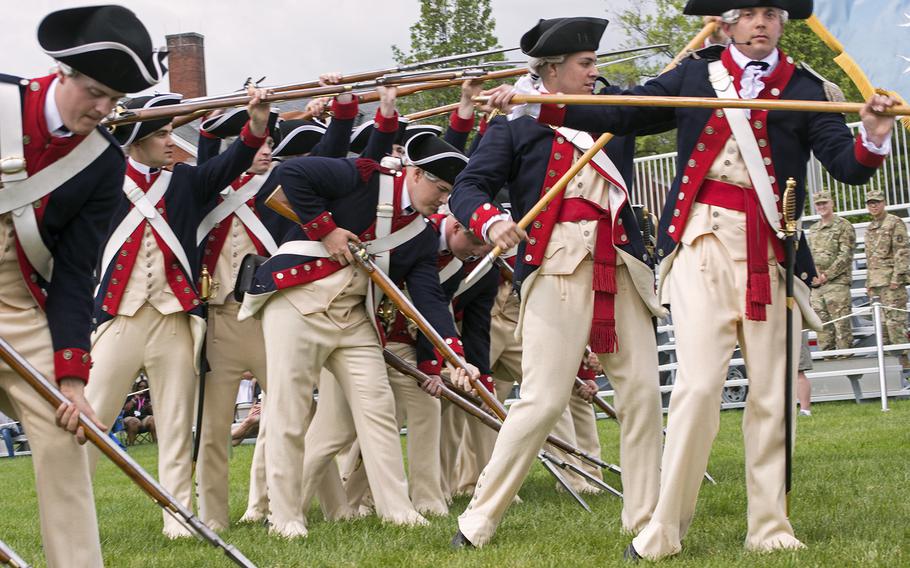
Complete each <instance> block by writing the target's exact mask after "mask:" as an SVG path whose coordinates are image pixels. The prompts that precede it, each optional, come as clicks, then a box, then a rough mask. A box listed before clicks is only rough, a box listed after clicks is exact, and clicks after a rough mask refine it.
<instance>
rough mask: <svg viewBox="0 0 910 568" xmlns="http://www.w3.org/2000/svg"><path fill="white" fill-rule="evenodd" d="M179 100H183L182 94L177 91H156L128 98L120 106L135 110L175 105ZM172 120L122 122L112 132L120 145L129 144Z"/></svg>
mask: <svg viewBox="0 0 910 568" xmlns="http://www.w3.org/2000/svg"><path fill="white" fill-rule="evenodd" d="M181 100H183V95H178V94H177V93H156V94H154V95H143V96H141V97H135V98H132V99H128V100H127V101H126V102H125V103H124V104H123V105H122V106H124V107H126V108H127V109H130V110H137V109H144V108H153V107H163V106H169V105H175V104H178V103H179V102H180V101H181ZM172 120H173V118H157V119H153V120H145V121H142V122H134V123H132V124H124V125H122V126H118V127H117V128H115V129H114V131H113V133H112V134H113V135H114V138H116V139H117V142H119V143H120V145H121V146H129V145H130V144H132V143H133V142H138V141H139V140H142V139H143V138H145V137H146V136H148V135H149V134H152V133H154V132H156V131H158V130H159V129H161V128H164V127H165V126H167V125H168V124H170V123H171V121H172Z"/></svg>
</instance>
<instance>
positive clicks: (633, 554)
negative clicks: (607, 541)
mask: <svg viewBox="0 0 910 568" xmlns="http://www.w3.org/2000/svg"><path fill="white" fill-rule="evenodd" d="M622 559H623V560H625V561H626V562H638V561H639V560H641V554H639V553H638V551H637V550H635V547H634V546H632V543H631V542H630V543H629V546H627V547H626V549H625V551H623V553H622Z"/></svg>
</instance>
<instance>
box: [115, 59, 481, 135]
mask: <svg viewBox="0 0 910 568" xmlns="http://www.w3.org/2000/svg"><path fill="white" fill-rule="evenodd" d="M487 75H492V74H485V73H484V72H483V71H481V70H467V71H455V72H450V73H435V74H425V75H419V76H413V77H401V78H398V79H395V80H394V81H393V80H383V79H376V80H373V81H366V82H362V83H350V84H345V85H329V86H326V87H314V88H311V89H298V90H295V91H285V92H281V93H268V94H266V95H264V96H262V97H260V99H259V100H260V101H261V102H263V103H278V102H282V101H290V100H296V99H307V98H312V97H325V96H335V95H341V94H345V93H351V92H353V91H356V90H363V89H372V88H375V87H379V86H397V85H410V84H413V83H436V85H433V86H432V87H430V86H426V87H425V88H441V87H448V86H453V85H457V84H460V83H461V82H462V81H464V80H465V79H472V78H478V79H481V78H484V77H486V76H487ZM251 100H252V97H251V96H249V95H247V94H231V95H227V96H216V97H206V98H200V99H194V100H193V101H192V102H183V103H180V104H175V105H168V106H166V107H154V108H147V109H138V110H129V111H122V112H120V113H119V114H116V115H114V116H112V117H108V118H106V119H105V120H104V121H103V123H102V124H104V126H107V127H117V126H121V125H124V124H131V123H134V122H142V121H145V120H157V119H162V118H173V117H177V116H183V115H192V114H194V113H199V112H200V111H207V110H214V109H219V108H230V107H236V106H245V105H248V104H249V103H250V101H251Z"/></svg>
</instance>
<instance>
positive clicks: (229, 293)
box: [196, 76, 357, 529]
mask: <svg viewBox="0 0 910 568" xmlns="http://www.w3.org/2000/svg"><path fill="white" fill-rule="evenodd" d="M323 77H326V76H323ZM326 84H327V83H326ZM345 96H346V97H348V100H339V99H337V98H336V99H335V100H334V101H333V102H332V110H333V112H334V113H335V118H334V119H333V120H332V124H331V126H330V127H329V129H328V132H327V131H326V128H325V127H323V126H320V125H318V124H315V123H313V122H312V121H304V120H291V121H285V122H288V124H281V126H280V127H277V128H276V126H275V124H274V122H275V120H274V119H277V117H278V113H277V111H276V110H274V109H273V110H272V112H271V115H270V117H271V118H272V119H273V120H270V123H269V132H271V133H273V136H270V137H268V138H267V139H266V142H265V143H264V144H263V145H262V147H260V148H259V151H258V152H257V153H256V155H255V157H254V158H253V163H252V165H251V166H250V167H249V169H247V171H246V173H244V174H243V175H241V176H240V177H239V178H237V179H236V180H234V181H232V182H231V184H230V185H229V186H227V187H226V188H224V189H223V190H222V191H221V194H220V195H219V197H218V200H217V203H212V204H211V207H210V210H209V211H208V212H207V213H206V215H205V217H204V218H203V219H202V223H201V224H200V225H199V228H198V230H197V231H196V241H197V244H198V246H199V247H200V248H201V249H202V251H201V252H202V266H203V268H204V269H205V270H206V271H207V272H209V273H210V274H211V275H212V284H213V286H212V288H213V294H212V297H211V298H209V312H208V325H209V333H208V334H207V335H206V341H207V348H206V358H207V360H208V363H209V367H210V370H209V372H208V373H206V374H205V375H204V377H203V378H202V379H201V380H204V381H206V387H205V398H204V405H203V408H202V423H201V424H202V433H201V447H200V453H199V455H200V459H199V471H198V484H199V489H198V494H199V511H200V515H201V517H202V519H203V521H205V522H206V523H208V524H209V526H211V527H212V528H214V529H223V528H227V526H228V524H229V518H228V445H227V440H228V439H229V437H230V428H231V423H232V421H233V416H234V413H233V408H234V401H235V399H236V394H237V389H238V387H239V385H240V378H241V374H242V373H243V372H244V371H251V372H252V373H253V376H255V377H256V378H257V379H258V380H259V382H260V384H261V385H263V388H264V389H267V388H268V387H267V385H268V377H267V375H266V363H265V344H264V342H263V339H262V325H261V323H260V322H259V321H258V320H252V319H249V320H245V321H243V322H241V321H238V320H237V313H238V312H239V310H240V303H239V302H238V300H237V298H236V297H235V294H234V283H235V282H236V281H237V277H238V274H239V272H240V266H241V262H242V261H243V260H244V258H246V256H247V255H248V254H252V255H258V256H260V257H268V256H271V255H272V254H274V253H275V251H276V250H277V249H278V245H279V244H280V243H281V242H282V240H283V238H284V236H285V235H286V234H287V233H288V231H289V230H290V228H291V227H292V225H293V224H292V223H291V222H290V221H289V220H288V219H285V218H284V217H282V216H281V215H279V214H278V213H276V212H275V211H273V210H272V209H270V208H269V207H268V206H266V204H265V200H266V199H267V198H268V197H269V196H270V195H271V194H272V192H273V191H274V190H275V189H276V187H277V186H278V181H277V179H278V176H277V175H276V170H275V168H273V167H272V156H273V150H274V152H275V153H276V154H281V155H285V156H290V155H294V153H295V152H296V153H297V154H303V153H310V152H312V153H314V154H320V155H329V156H343V155H344V153H345V151H346V148H347V139H348V135H349V132H350V129H351V127H352V126H353V120H354V117H355V116H356V115H357V100H356V99H351V97H350V95H345ZM248 119H249V114H248V112H247V110H246V109H243V108H239V109H234V110H232V111H229V112H227V113H224V114H220V115H217V116H211V117H210V118H209V119H207V120H206V121H204V122H203V123H202V125H201V126H200V131H199V132H200V138H199V160H198V163H199V164H200V165H202V164H204V163H206V162H207V161H208V160H209V159H210V158H211V157H213V156H215V155H217V154H218V151H219V149H220V145H221V140H222V139H223V138H227V137H233V136H238V135H240V134H241V131H242V129H243V127H244V125H245V124H246V122H247V120H248ZM285 133H287V135H288V138H287V139H286V140H285V139H284V138H282V136H283V135H284V134H285ZM276 144H277V146H276ZM264 439H265V437H264V436H263V440H264ZM260 454H262V451H260ZM252 479H255V476H253V477H252ZM247 520H249V519H247Z"/></svg>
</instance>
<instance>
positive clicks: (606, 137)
mask: <svg viewBox="0 0 910 568" xmlns="http://www.w3.org/2000/svg"><path fill="white" fill-rule="evenodd" d="M716 27H717V24H716V23H714V22H709V23H707V24H705V26H704V27H703V28H702V30H701V31H700V32H698V34H697V35H696V36H695V37H694V38H692V41H690V42H689V43H688V44H686V47H684V48H683V49H682V51H680V52H679V53H678V54H676V57H674V58H673V61H671V62H670V63H669V64H667V66H666V67H664V69H663V71H661V73H666V72H667V71H669V70H671V69H673V68H675V67H676V66H677V65H678V64H679V62H680V61H682V60H683V58H685V57H686V56H687V55H688V54H689V53H690V52H691V51H692V50H694V49H698V48H700V47H701V46H702V45H703V44H704V42H705V40H706V39H707V38H708V37H710V36H711V34H713V33H714V30H715V28H716ZM579 96H584V95H579ZM590 96H591V98H602V97H603V95H590ZM488 98H489V97H475V98H474V100H475V101H476V102H485V101H486V100H488ZM715 100H716V99H715ZM512 101H513V102H514V103H516V104H518V103H519V102H520V100H519V96H515V97H512ZM548 101H549V99H548ZM612 139H613V134H611V133H609V132H604V133H603V134H601V135H600V137H599V138H598V139H597V140H595V141H594V144H593V145H592V146H591V147H590V148H588V150H587V151H586V152H585V153H584V154H582V155H581V157H580V158H579V159H578V160H576V161H575V163H573V164H572V167H570V168H569V170H568V171H567V172H566V173H564V174H563V176H562V177H561V178H559V181H557V182H556V183H555V184H553V186H552V187H551V188H550V189H549V190H548V191H547V192H546V193H545V194H544V195H543V197H541V198H540V199H539V200H538V201H537V203H535V204H534V206H533V207H532V208H531V209H530V210H529V211H528V212H527V213H525V215H524V217H522V218H521V220H519V221H518V223H517V224H518V227H519V228H520V229H522V230H524V229H527V228H528V226H529V225H530V224H531V223H533V222H534V219H536V218H537V216H538V215H540V212H541V211H543V210H544V208H545V207H546V206H547V205H548V204H549V203H550V202H551V201H553V200H554V199H556V196H557V195H559V194H560V193H562V192H563V190H565V188H566V186H567V185H568V184H569V182H570V181H571V180H572V178H574V177H575V176H576V175H578V172H580V171H581V170H582V168H584V167H585V166H586V165H587V164H588V162H590V161H591V160H592V159H593V158H594V156H595V155H597V153H598V152H600V151H601V150H602V149H603V148H604V146H606V145H607V143H608V142H610V140H612ZM500 254H502V249H501V248H499V246H494V247H493V250H492V251H490V252H489V254H487V256H486V257H484V259H483V260H482V261H480V262H478V263H477V266H476V267H475V268H474V270H472V271H471V273H470V274H468V276H467V277H466V278H465V282H466V283H467V284H470V283H471V282H473V281H474V280H476V279H477V278H478V276H479V275H480V274H483V272H484V271H485V270H486V269H487V266H488V265H489V263H490V262H493V259H494V258H496V257H497V256H499V255H500Z"/></svg>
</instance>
